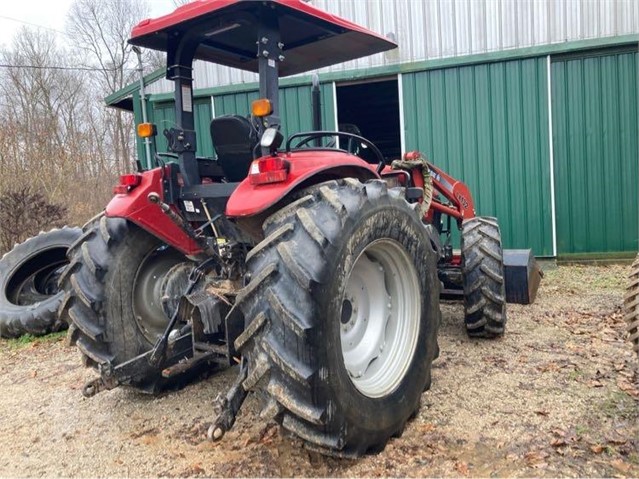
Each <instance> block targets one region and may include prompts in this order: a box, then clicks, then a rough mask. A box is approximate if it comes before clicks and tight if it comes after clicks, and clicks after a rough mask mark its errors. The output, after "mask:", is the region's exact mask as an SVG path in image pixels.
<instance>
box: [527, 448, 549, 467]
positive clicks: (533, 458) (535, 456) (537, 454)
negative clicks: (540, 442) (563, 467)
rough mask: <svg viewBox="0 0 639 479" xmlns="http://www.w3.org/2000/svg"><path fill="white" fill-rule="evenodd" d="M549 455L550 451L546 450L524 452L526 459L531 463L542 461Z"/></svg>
mask: <svg viewBox="0 0 639 479" xmlns="http://www.w3.org/2000/svg"><path fill="white" fill-rule="evenodd" d="M547 457H548V453H547V452H544V451H530V452H527V453H526V454H524V459H526V462H527V463H528V464H530V465H532V464H536V463H539V462H542V461H543V460H544V459H546V458H547Z"/></svg>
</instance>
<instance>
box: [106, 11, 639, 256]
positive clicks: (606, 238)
mask: <svg viewBox="0 0 639 479" xmlns="http://www.w3.org/2000/svg"><path fill="white" fill-rule="evenodd" d="M314 3H315V4H316V5H318V6H319V7H321V8H325V9H327V10H329V11H334V12H335V13H338V14H340V15H342V16H346V17H348V11H346V12H345V11H341V10H340V8H345V7H344V0H325V1H324V2H314ZM355 3H358V4H359V5H367V8H368V9H369V10H371V11H373V9H374V8H375V5H377V4H378V3H379V2H373V1H361V2H355ZM383 3H386V2H383ZM389 3H390V2H389ZM393 3H395V4H396V7H397V8H398V9H399V10H398V11H399V13H397V14H396V18H395V20H394V23H393V24H392V25H390V26H388V25H378V24H376V23H375V21H368V22H366V19H367V18H368V19H369V20H370V19H371V18H373V19H374V18H376V17H375V15H368V16H367V17H365V18H364V21H363V22H362V20H361V19H359V18H358V15H361V13H358V14H355V13H353V14H352V15H351V18H352V19H353V20H354V21H359V22H362V23H368V26H369V27H370V28H372V29H373V30H376V29H377V30H378V31H381V32H383V33H386V29H390V30H391V33H389V34H388V35H389V36H390V35H392V38H394V39H397V41H398V43H399V44H400V49H399V51H400V52H402V48H404V49H409V50H410V51H411V52H412V53H410V55H409V56H402V54H401V53H400V54H396V55H393V54H392V53H393V52H391V54H390V55H388V54H386V56H385V57H383V56H382V55H378V57H380V58H378V59H374V60H373V61H371V62H370V63H368V64H354V65H349V64H346V65H342V66H341V67H340V68H333V69H326V70H322V71H320V72H319V76H320V81H321V92H322V95H321V97H322V126H323V128H324V129H329V130H332V129H336V128H337V127H338V125H341V124H344V123H349V124H356V125H357V126H358V127H359V129H360V130H361V132H362V134H363V136H365V137H367V138H368V139H370V140H371V141H373V142H374V143H376V144H377V145H379V146H380V149H381V150H382V152H383V153H384V154H385V155H387V156H390V157H399V156H400V154H401V152H402V151H410V150H415V149H417V150H420V151H422V152H423V153H425V154H426V156H427V157H428V158H429V159H430V160H431V161H433V162H434V163H435V164H437V165H438V166H440V167H442V168H443V169H444V170H446V171H448V172H449V173H450V174H452V175H453V176H455V177H458V178H460V179H462V180H463V181H465V182H466V183H468V185H469V186H470V188H471V191H472V192H473V195H474V197H475V201H476V206H477V211H478V213H479V214H481V215H493V216H497V217H498V218H499V220H500V224H501V228H502V237H503V241H504V246H505V247H506V248H528V247H531V248H532V249H533V251H534V253H535V254H536V255H537V256H541V257H564V258H578V257H582V258H583V257H586V258H587V257H605V256H616V257H623V256H633V255H634V253H635V252H636V251H637V249H638V237H639V210H638V205H639V186H638V185H639V149H638V137H639V122H638V111H639V110H638V102H639V97H638V95H637V90H638V88H637V84H638V73H637V72H638V68H639V64H638V61H637V55H638V53H637V45H638V40H639V35H637V32H638V31H639V20H637V19H635V20H634V21H627V20H626V23H625V24H623V25H622V24H616V29H615V28H612V27H610V28H608V30H606V28H607V27H606V25H607V24H606V23H605V21H604V20H601V19H599V20H596V21H597V22H599V23H598V27H597V28H594V29H591V30H592V31H591V33H593V32H594V35H591V36H592V38H587V39H584V37H586V36H587V34H588V25H589V23H588V22H589V21H590V22H594V21H595V19H594V17H593V18H590V17H589V16H588V15H583V14H582V15H581V17H580V18H581V20H580V22H581V23H580V30H579V29H577V30H576V31H574V32H571V29H570V27H569V26H566V25H569V24H570V22H571V18H572V17H571V11H570V10H569V9H570V8H573V6H572V3H575V2H572V3H571V2H570V0H565V2H550V1H549V2H539V3H543V4H546V5H549V7H548V8H549V9H550V8H551V7H550V6H552V8H557V7H556V4H563V5H564V6H565V8H566V11H564V13H563V14H564V17H563V18H564V29H563V30H562V31H561V32H559V33H558V34H557V35H555V32H554V30H553V28H560V27H558V26H556V25H554V24H553V21H554V20H553V18H554V16H553V12H552V11H547V12H545V13H544V12H542V13H540V12H535V11H530V12H523V13H522V11H517V12H516V13H515V15H517V17H516V19H517V21H518V22H519V23H517V25H519V26H520V27H521V25H528V23H526V22H527V21H528V20H530V21H531V22H532V23H533V27H529V28H531V29H532V34H531V36H530V39H529V41H526V39H525V38H524V39H523V40H522V39H521V38H519V37H518V36H517V35H520V32H519V31H516V32H515V33H513V32H511V31H510V30H508V28H507V25H508V15H506V14H504V12H503V11H501V13H500V15H501V16H500V17H499V18H498V20H496V22H497V24H498V25H497V27H494V28H493V27H491V25H492V24H491V20H490V19H489V17H490V11H489V10H490V8H492V7H491V5H492V4H493V3H494V2H489V1H488V0H487V1H486V2H479V1H478V2H467V6H468V9H469V10H468V14H467V16H468V19H469V20H468V21H467V22H466V24H468V25H471V26H472V25H473V24H474V23H473V22H474V19H475V18H476V17H477V15H476V12H474V11H473V8H474V9H476V8H477V4H480V5H483V8H484V10H483V12H484V16H483V17H481V15H480V18H483V20H481V22H483V25H485V26H486V28H485V30H486V31H488V32H489V33H490V32H491V31H492V32H493V34H492V36H491V34H486V32H484V33H485V34H484V35H482V33H481V32H479V33H477V32H475V31H474V30H470V31H471V33H470V34H469V35H467V36H468V37H469V38H467V39H466V43H467V44H468V45H467V46H466V47H465V48H461V47H460V46H459V44H460V41H459V39H460V38H464V37H463V36H460V34H459V33H458V31H457V30H456V28H463V27H464V25H466V24H465V23H464V22H463V19H462V20H460V16H462V13H463V12H462V13H460V11H459V9H458V10H457V11H456V12H455V15H456V16H455V19H454V20H455V21H454V22H452V23H450V22H449V23H450V24H449V25H444V24H442V23H441V22H443V19H444V15H443V13H441V12H440V14H439V21H440V25H439V32H440V39H439V41H440V42H441V45H440V46H439V50H438V51H436V52H431V51H430V49H432V48H433V42H432V41H431V42H430V43H429V41H428V40H429V37H428V36H426V37H424V38H421V37H416V36H415V35H414V30H415V27H414V24H415V18H414V17H415V15H413V14H411V12H410V11H406V9H408V10H410V9H411V8H417V7H416V6H415V4H418V3H423V4H424V5H422V8H424V9H427V8H433V7H432V6H433V5H434V4H437V5H438V6H439V7H442V8H444V7H445V6H447V5H448V3H447V2H446V1H445V0H437V1H435V2H415V1H410V0H394V2H393ZM576 3H579V2H576ZM622 3H623V2H622ZM517 4H523V3H522V2H512V4H504V5H506V6H507V5H517ZM463 5H466V4H465V3H463ZM500 5H501V2H500ZM610 5H612V6H611V9H612V10H610V12H608V13H609V14H610V15H611V16H612V17H614V16H615V15H616V16H619V17H621V16H625V15H635V16H639V7H638V6H636V5H634V4H632V2H628V5H629V6H627V9H628V12H626V11H625V10H623V9H622V8H620V7H619V6H618V5H616V4H613V3H611V4H610ZM604 7H605V5H604ZM604 7H601V6H600V7H599V8H600V10H601V11H600V12H599V13H600V14H601V15H604V14H605V13H606V11H605V8H604ZM379 8H382V7H379ZM384 8H388V7H384ZM504 8H507V7H504ZM583 8H586V7H583ZM480 10H481V9H480ZM413 13H414V12H413ZM378 14H379V15H382V16H383V15H384V12H378ZM544 15H545V16H544ZM610 15H609V16H610ZM591 16H592V15H591ZM595 16H596V15H595ZM404 17H406V18H404ZM384 18H385V17H384ZM513 18H515V17H513ZM522 18H523V20H522ZM540 18H541V19H542V20H540ZM544 18H545V19H546V21H547V25H546V29H545V30H544V29H543V27H542V26H540V25H541V24H543V19H544ZM589 19H590V20H589ZM535 21H536V23H535ZM610 21H612V20H610ZM615 21H617V20H615ZM481 22H480V23H481ZM522 22H523V23H522ZM371 23H372V24H371ZM458 24H460V25H461V27H460V26H459V25H458ZM407 25H408V27H407ZM411 25H412V26H411ZM553 25H554V26H553ZM376 27H377V28H376ZM446 28H448V29H452V30H453V31H455V34H454V35H453V36H452V38H453V39H454V40H455V42H453V43H454V45H455V46H456V48H457V49H456V50H455V51H451V50H450V49H448V50H447V49H446V42H445V38H446V35H445V32H446ZM491 28H492V30H491ZM538 29H541V31H542V33H543V32H546V33H545V35H540V36H539V35H538V36H536V32H537V30H538ZM515 30H518V29H515ZM407 31H409V32H412V33H411V35H412V36H411V35H406V32H407ZM495 31H499V32H500V35H501V36H499V38H500V39H501V40H500V45H497V47H496V48H495V47H494V45H492V46H491V45H490V42H491V38H492V39H494V38H497V37H495V34H494V32H495ZM562 32H563V33H562ZM584 32H586V33H584ZM628 32H630V33H628ZM619 33H623V34H619ZM513 34H514V35H515V36H516V37H517V38H519V41H514V42H511V44H508V42H507V41H506V40H505V38H506V37H507V36H508V35H513ZM407 36H408V38H406V37H407ZM475 37H477V38H475ZM482 39H483V43H482ZM431 40H432V39H431ZM473 41H476V44H477V45H479V46H480V47H479V48H474V46H473V45H474V44H473ZM415 42H423V43H424V44H425V45H426V47H425V48H423V49H422V50H424V51H423V52H417V53H415V50H419V49H418V48H415V46H414V43H415ZM476 52H477V53H476ZM411 55H412V56H411ZM420 56H422V57H423V58H421V59H420V58H419V57H420ZM350 63H354V62H350ZM206 68H209V70H210V67H208V66H207V67H206ZM201 70H202V71H201V72H200V73H202V75H203V76H204V80H203V81H202V80H200V81H198V80H196V83H195V87H196V89H195V91H194V96H195V102H194V108H195V111H196V128H197V141H198V145H197V146H198V154H199V155H202V156H214V155H215V153H214V149H213V144H212V142H211V137H210V134H209V123H210V121H211V119H212V118H214V117H219V116H221V115H227V114H241V115H247V114H248V113H249V111H250V103H251V101H252V100H254V99H256V98H257V89H258V85H257V84H256V83H255V82H254V81H252V78H251V77H247V76H246V75H239V74H235V73H233V72H231V74H229V75H227V76H226V77H224V78H222V74H221V73H220V72H216V73H215V74H212V73H211V72H210V71H207V70H205V67H204V66H203V67H202V68H201ZM163 75H164V72H163V71H158V72H154V73H153V74H151V75H148V76H147V77H146V78H145V83H147V85H148V89H149V90H148V92H150V95H149V96H148V101H149V104H148V116H149V121H151V122H153V123H155V124H156V125H157V126H158V131H159V132H160V134H159V135H158V137H157V145H156V147H157V150H158V151H165V150H166V141H165V139H164V137H163V136H162V135H161V132H162V130H163V129H164V128H168V127H169V126H171V125H172V122H173V114H174V113H173V105H172V101H173V99H172V94H171V93H166V91H169V90H168V89H167V88H166V87H165V86H163V82H164V80H162V78H163ZM195 77H196V79H198V78H200V77H198V68H196V72H195ZM214 85H218V86H214ZM148 92H147V94H148ZM280 98H281V106H280V109H281V116H282V118H283V123H284V130H285V133H294V132H297V131H304V130H310V129H311V77H310V76H296V77H291V78H288V79H285V80H283V82H282V88H281V90H280ZM107 103H108V104H109V105H112V106H116V107H120V108H125V109H129V110H132V111H133V112H134V114H135V117H136V122H140V121H141V118H142V116H141V107H140V96H139V85H138V84H137V83H135V84H132V85H130V86H129V87H127V88H125V89H123V90H121V91H119V92H117V93H115V94H113V95H111V96H110V97H108V98H107ZM138 155H139V157H140V158H141V159H143V158H144V148H143V146H142V145H141V144H140V145H139V146H138Z"/></svg>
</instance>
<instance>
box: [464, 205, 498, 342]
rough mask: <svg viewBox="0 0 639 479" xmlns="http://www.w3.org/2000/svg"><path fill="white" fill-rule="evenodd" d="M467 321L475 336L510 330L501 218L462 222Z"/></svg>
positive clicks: (493, 335) (483, 336)
mask: <svg viewBox="0 0 639 479" xmlns="http://www.w3.org/2000/svg"><path fill="white" fill-rule="evenodd" d="M461 250H462V278H463V283H464V322H465V324H466V332H467V333H468V335H469V336H471V337H480V338H496V337H499V336H502V335H503V334H504V332H505V330H506V283H505V275H504V258H503V251H502V247H501V233H500V231H499V225H498V224H497V219H495V218H487V217H480V216H478V217H475V218H471V219H469V220H466V221H464V222H463V223H462V233H461Z"/></svg>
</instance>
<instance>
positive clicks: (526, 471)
mask: <svg viewBox="0 0 639 479" xmlns="http://www.w3.org/2000/svg"><path fill="white" fill-rule="evenodd" d="M627 272H628V268H627V267H625V266H602V267H584V266H572V267H560V268H555V269H552V270H549V271H547V272H546V277H545V278H544V280H543V281H542V286H541V288H540V291H539V294H538V297H537V302H536V304H534V305H532V306H519V305H509V312H508V314H509V325H508V331H507V334H506V336H505V337H504V338H503V339H501V340H497V341H481V340H470V339H468V338H467V337H466V335H465V332H464V330H463V325H462V318H463V308H462V306H461V305H460V304H456V303H445V304H443V305H442V310H443V324H442V328H441V333H440V345H441V351H442V352H441V356H440V358H439V359H438V360H437V361H436V363H435V365H434V374H433V387H432V390H431V391H429V392H426V393H425V394H424V395H423V396H422V408H421V410H420V413H419V415H418V416H417V418H416V419H415V420H413V421H412V422H411V423H409V425H408V427H407V429H406V431H405V433H404V435H403V436H402V437H401V438H397V439H393V440H391V441H390V443H389V444H388V446H387V447H386V449H385V450H384V451H383V452H382V453H380V454H378V455H375V456H367V457H365V458H363V459H360V460H337V459H329V458H324V457H322V456H319V455H317V454H316V453H311V452H308V451H306V450H305V449H304V448H303V447H302V446H301V444H300V443H299V442H298V441H296V440H291V439H289V438H288V437H285V436H284V434H283V432H282V431H281V430H280V429H279V428H278V427H277V426H274V425H272V424H264V423H263V422H262V421H261V420H260V419H259V418H258V417H257V414H256V408H257V404H256V402H255V400H254V399H253V398H249V400H248V401H247V403H246V405H245V408H244V409H243V411H242V413H241V415H240V417H239V418H238V422H237V423H236V425H235V428H234V429H233V430H232V431H231V432H230V433H229V434H227V436H226V437H225V438H224V439H223V440H222V441H221V442H220V443H210V442H208V441H207V440H206V439H205V433H206V429H207V427H208V423H209V420H210V415H211V414H212V407H211V403H212V401H213V399H214V398H215V396H216V395H217V393H218V392H220V391H224V390H225V389H226V388H227V387H228V385H229V384H230V383H231V381H232V379H233V377H234V375H235V373H236V371H235V370H234V369H230V370H227V371H224V372H222V373H220V374H218V375H215V376H212V377H210V378H209V379H207V380H205V381H202V382H199V383H197V384H193V385H190V386H188V387H186V388H185V389H183V390H181V391H177V392H171V393H166V394H164V395H163V396H160V397H149V396H144V395H141V394H138V393H135V392H133V391H128V390H124V389H117V390H114V391H108V392H104V393H101V394H99V395H97V396H96V397H94V398H92V399H84V398H83V397H82V395H81V393H80V390H81V388H82V385H83V384H84V383H85V382H86V381H87V380H89V379H90V378H92V377H93V373H92V372H91V371H90V370H86V369H84V368H83V367H82V366H81V363H80V359H79V356H78V353H77V352H76V350H75V349H74V348H71V347H69V346H67V345H66V341H65V339H64V337H63V336H61V335H58V336H53V337H49V338H45V339H40V340H31V341H29V340H22V341H4V342H2V343H0V476H83V477H86V476H94V477H95V476H135V477H149V476H152V477H155V476H166V477H177V476H180V477H181V476H482V477H488V476H490V477H493V476H548V477H550V476H553V477H554V476H580V477H583V476H622V477H623V476H626V477H637V476H639V385H638V384H637V362H638V361H637V358H636V356H635V355H634V353H632V350H631V347H630V345H629V344H628V343H626V342H625V341H624V334H625V333H624V326H625V325H624V324H623V318H622V313H621V304H622V294H623V287H624V284H625V281H626V275H627Z"/></svg>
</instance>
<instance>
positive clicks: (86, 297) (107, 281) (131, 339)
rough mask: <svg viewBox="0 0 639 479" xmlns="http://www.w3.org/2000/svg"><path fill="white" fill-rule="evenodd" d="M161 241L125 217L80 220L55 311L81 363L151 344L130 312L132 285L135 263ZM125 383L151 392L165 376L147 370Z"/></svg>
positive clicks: (129, 354) (115, 357)
mask: <svg viewBox="0 0 639 479" xmlns="http://www.w3.org/2000/svg"><path fill="white" fill-rule="evenodd" d="M163 246H164V244H163V243H162V241H161V240H160V239H158V238H157V237H155V236H152V235H150V234H149V233H147V232H146V231H144V230H142V229H141V228H139V227H137V226H136V225H134V224H132V223H130V222H128V221H127V220H125V219H122V218H107V217H106V216H100V217H98V218H97V219H95V220H93V221H91V222H90V223H88V224H87V225H85V227H84V232H83V234H82V236H81V238H80V239H79V240H78V241H77V242H76V243H75V244H74V245H73V246H72V247H71V248H70V249H69V252H68V257H69V261H70V263H69V267H68V268H67V270H66V271H65V272H64V274H63V276H62V277H61V278H60V284H61V286H62V287H63V288H64V289H65V291H66V292H67V293H66V296H65V298H64V300H63V302H62V304H61V305H60V310H59V314H60V317H61V318H65V319H66V320H67V321H68V323H69V332H68V338H69V342H70V344H72V345H76V346H77V347H78V349H79V350H80V352H81V353H82V356H83V360H84V363H85V365H86V366H89V367H94V368H96V369H99V366H100V365H102V364H104V363H106V362H110V363H111V364H112V365H114V366H116V365H118V364H121V363H123V362H125V361H127V360H129V359H132V358H134V357H135V356H138V355H140V354H142V353H144V352H146V351H149V350H150V349H151V347H152V346H153V342H152V341H151V340H150V339H149V338H148V337H147V335H145V334H144V332H143V331H142V330H141V328H140V326H139V324H138V322H136V319H135V317H134V310H133V300H134V298H133V296H134V295H133V284H134V281H135V280H136V274H137V270H138V267H139V265H140V264H141V263H142V262H143V261H144V260H145V258H147V257H148V255H150V254H153V252H154V251H157V250H158V249H159V248H161V247H163ZM158 281H160V279H158ZM167 322H168V318H167ZM129 386H132V387H134V388H137V389H139V390H142V391H144V392H149V393H155V392H158V391H159V390H161V389H162V388H163V387H164V386H165V381H164V380H163V379H162V377H161V374H160V372H159V371H153V372H150V373H149V374H148V375H145V376H142V377H137V378H134V380H133V382H132V383H131V384H129Z"/></svg>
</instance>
